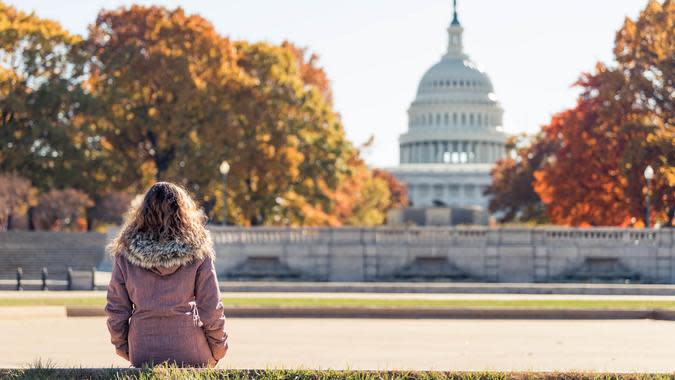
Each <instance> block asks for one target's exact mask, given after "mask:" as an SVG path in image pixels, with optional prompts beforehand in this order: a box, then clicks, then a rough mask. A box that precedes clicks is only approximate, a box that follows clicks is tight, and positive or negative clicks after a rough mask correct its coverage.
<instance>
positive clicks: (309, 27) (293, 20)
mask: <svg viewBox="0 0 675 380" xmlns="http://www.w3.org/2000/svg"><path fill="white" fill-rule="evenodd" d="M5 1H6V2H8V3H10V4H12V5H14V6H16V7H18V8H19V9H21V10H24V11H31V10H32V11H35V12H36V13H37V14H38V15H39V16H41V17H45V18H50V19H54V20H57V21H59V22H60V23H61V24H62V25H64V26H65V27H66V28H67V29H68V30H70V31H71V32H74V33H79V34H86V31H87V25H88V24H90V23H92V22H93V21H94V20H95V18H96V14H97V13H98V11H99V10H100V9H102V8H106V9H111V8H117V7H119V6H124V5H129V4H131V3H137V4H158V5H164V6H167V7H171V8H173V7H177V6H181V7H183V8H184V9H185V10H186V11H187V12H189V13H198V14H200V15H202V16H204V17H206V18H207V19H208V20H210V21H211V22H212V23H213V24H214V26H215V28H216V29H217V30H218V31H219V32H220V33H221V34H223V35H225V36H228V37H230V38H233V39H246V40H250V41H268V42H273V43H279V42H282V41H284V40H289V41H292V42H293V43H295V44H296V45H299V46H303V47H307V48H308V49H309V51H311V52H314V53H317V54H318V55H319V57H320V64H321V65H322V66H323V67H324V69H325V70H326V72H327V73H328V76H329V78H330V79H331V84H332V88H333V92H334V106H335V109H336V111H337V112H339V113H340V115H341V116H342V120H343V123H344V125H345V129H346V131H347V136H348V138H349V139H350V140H352V141H353V142H354V143H355V144H357V145H359V144H362V143H364V142H365V141H367V140H368V138H369V137H370V136H374V139H375V140H374V145H373V146H372V148H370V149H369V150H368V151H366V152H363V153H364V157H365V159H366V162H368V163H369V164H371V165H374V166H379V167H389V166H394V165H396V164H397V163H398V136H399V135H400V134H401V133H404V132H405V131H406V129H407V114H406V111H407V109H408V107H409V105H410V102H411V101H412V100H413V99H414V96H415V93H416V91H417V84H418V81H419V79H420V78H421V77H422V75H423V74H424V72H425V71H426V70H427V69H428V68H429V67H431V66H432V65H433V64H435V63H436V62H437V61H438V60H439V59H440V57H441V55H442V54H443V53H444V51H445V47H446V44H447V32H446V30H445V29H446V27H447V26H448V24H449V22H450V20H451V18H452V2H451V1H450V0H340V1H327V0H283V1H280V0H182V1H179V0H154V1H144V0H136V1H126V0H60V1H55V0H5ZM646 4H647V0H511V1H508V0H458V9H459V20H460V22H461V24H462V26H463V27H464V50H465V53H467V54H469V56H470V58H471V59H472V60H473V61H475V62H477V63H478V65H479V66H480V67H481V68H482V69H484V70H485V71H486V72H487V73H488V75H489V76H490V78H491V80H492V83H493V85H494V88H495V93H496V95H497V98H498V99H499V100H500V102H501V104H502V107H503V108H504V130H505V131H506V132H507V133H522V132H527V133H534V132H536V131H537V130H538V129H539V127H540V126H541V125H543V124H546V123H547V122H548V121H549V120H550V118H551V115H553V114H555V113H556V112H559V111H562V110H564V109H565V108H567V107H570V106H572V105H574V102H575V98H576V94H577V93H578V90H576V89H574V88H572V87H571V85H572V84H573V83H574V82H575V81H576V79H577V78H578V77H579V75H580V74H581V73H582V72H588V71H592V70H593V68H594V66H595V64H596V62H598V61H603V62H607V63H611V62H612V61H613V59H612V48H613V43H614V36H615V33H616V31H617V30H618V29H619V28H620V27H621V25H622V23H623V21H624V19H625V18H626V17H630V18H636V17H637V16H638V15H639V12H640V10H641V9H642V8H644V7H645V5H646Z"/></svg>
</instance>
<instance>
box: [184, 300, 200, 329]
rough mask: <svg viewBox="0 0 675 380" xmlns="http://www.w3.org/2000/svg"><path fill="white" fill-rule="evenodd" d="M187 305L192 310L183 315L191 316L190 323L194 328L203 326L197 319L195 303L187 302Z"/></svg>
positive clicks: (197, 311)
mask: <svg viewBox="0 0 675 380" xmlns="http://www.w3.org/2000/svg"><path fill="white" fill-rule="evenodd" d="M188 305H190V307H191V308H192V310H191V311H189V312H187V313H185V314H192V322H193V323H194V325H195V326H197V327H202V326H204V323H202V320H201V319H199V310H197V302H195V301H190V302H188Z"/></svg>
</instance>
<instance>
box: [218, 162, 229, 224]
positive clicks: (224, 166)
mask: <svg viewBox="0 0 675 380" xmlns="http://www.w3.org/2000/svg"><path fill="white" fill-rule="evenodd" d="M218 171H220V174H221V175H222V176H223V185H224V186H223V225H224V226H227V174H228V173H229V172H230V164H229V163H228V162H227V161H223V162H221V163H220V166H219V167H218Z"/></svg>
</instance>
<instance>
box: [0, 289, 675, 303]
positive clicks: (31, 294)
mask: <svg viewBox="0 0 675 380" xmlns="http://www.w3.org/2000/svg"><path fill="white" fill-rule="evenodd" d="M105 296H106V292H105V291H103V290H98V291H70V292H68V291H62V292H61V291H48V292H43V291H21V292H17V291H0V299H2V298H21V299H25V298H105ZM222 296H223V297H225V298H348V299H421V300H498V301H506V300H602V301H605V300H616V301H675V296H659V295H592V294H451V293H293V292H291V293H286V292H236V293H235V292H223V293H222Z"/></svg>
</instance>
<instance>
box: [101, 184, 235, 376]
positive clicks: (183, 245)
mask: <svg viewBox="0 0 675 380" xmlns="http://www.w3.org/2000/svg"><path fill="white" fill-rule="evenodd" d="M205 221H206V217H205V216H204V213H203V212H202V211H201V209H199V208H198V206H197V205H196V204H195V202H194V201H193V200H192V198H191V197H190V195H189V194H188V193H187V191H185V190H184V189H182V188H181V187H179V186H176V185H174V184H172V183H168V182H158V183H156V184H155V185H153V186H152V187H151V188H150V189H149V190H148V192H147V193H146V194H145V197H144V199H143V203H142V204H141V205H140V206H139V207H138V208H137V209H135V210H132V211H131V212H130V215H129V219H128V220H127V221H126V223H125V225H124V226H123V227H122V230H121V231H120V233H119V235H118V236H117V237H116V238H115V239H114V240H113V241H112V242H111V244H110V245H109V246H108V250H109V252H110V254H112V255H113V256H114V265H113V271H112V279H111V281H110V285H108V303H107V305H106V307H105V310H106V313H107V314H108V330H109V331H110V335H111V341H112V344H113V345H115V349H116V351H117V354H118V355H120V356H121V357H123V358H125V359H127V360H129V361H130V362H131V364H132V365H134V366H135V367H140V366H143V365H154V364H160V363H164V362H169V363H175V364H177V365H178V366H190V367H213V366H215V365H216V364H217V363H218V360H220V359H222V358H223V357H224V356H225V353H226V352H227V334H226V333H225V328H224V325H225V316H224V315H223V305H222V303H221V302H220V291H219V289H218V280H217V278H216V271H215V267H214V264H213V260H214V253H213V243H212V242H211V238H210V235H209V232H208V231H207V230H206V229H205V228H204V224H205Z"/></svg>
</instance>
